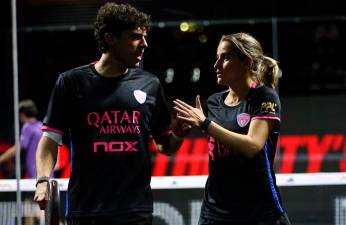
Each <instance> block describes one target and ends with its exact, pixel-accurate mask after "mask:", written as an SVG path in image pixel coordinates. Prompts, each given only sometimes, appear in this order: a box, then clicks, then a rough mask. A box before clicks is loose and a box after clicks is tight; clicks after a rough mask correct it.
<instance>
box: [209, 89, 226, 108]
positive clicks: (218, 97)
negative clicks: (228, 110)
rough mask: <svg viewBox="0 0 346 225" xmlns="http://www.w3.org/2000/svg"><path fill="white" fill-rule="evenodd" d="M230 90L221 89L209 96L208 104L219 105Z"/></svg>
mask: <svg viewBox="0 0 346 225" xmlns="http://www.w3.org/2000/svg"><path fill="white" fill-rule="evenodd" d="M227 92H228V90H224V91H220V92H217V93H214V94H212V95H210V96H209V98H208V100H207V102H208V104H216V105H219V104H220V102H221V101H223V98H224V96H225V95H226V94H227Z"/></svg>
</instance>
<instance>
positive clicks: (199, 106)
mask: <svg viewBox="0 0 346 225" xmlns="http://www.w3.org/2000/svg"><path fill="white" fill-rule="evenodd" d="M196 108H197V109H202V106H201V97H200V96H199V95H197V96H196Z"/></svg>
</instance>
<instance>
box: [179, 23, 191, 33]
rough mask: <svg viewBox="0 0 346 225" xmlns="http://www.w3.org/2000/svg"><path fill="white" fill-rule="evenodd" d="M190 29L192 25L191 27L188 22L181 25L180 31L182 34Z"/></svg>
mask: <svg viewBox="0 0 346 225" xmlns="http://www.w3.org/2000/svg"><path fill="white" fill-rule="evenodd" d="M189 28H190V25H189V23H188V22H182V23H181V24H180V30H181V31H182V32H186V31H188V30H189Z"/></svg>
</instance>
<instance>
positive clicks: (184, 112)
mask: <svg viewBox="0 0 346 225" xmlns="http://www.w3.org/2000/svg"><path fill="white" fill-rule="evenodd" d="M173 109H175V110H176V111H178V112H179V113H177V115H176V117H178V116H179V115H181V114H183V115H185V116H188V115H189V113H188V112H186V111H184V110H182V109H180V108H178V107H176V106H174V107H173Z"/></svg>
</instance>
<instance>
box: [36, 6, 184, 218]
mask: <svg viewBox="0 0 346 225" xmlns="http://www.w3.org/2000/svg"><path fill="white" fill-rule="evenodd" d="M149 23H150V21H149V16H147V15H146V14H144V13H142V12H140V11H138V10H137V9H135V8H134V7H132V6H130V5H118V4H115V3H106V4H105V5H104V6H102V7H101V8H100V10H99V12H98V15H97V18H96V22H95V32H94V33H95V39H96V41H97V42H98V47H99V50H100V51H101V53H102V55H101V58H100V60H99V61H98V62H96V63H95V64H90V65H86V66H82V67H79V68H75V69H72V70H69V71H67V72H65V73H63V74H61V75H60V76H59V78H58V80H57V82H56V85H55V87H54V90H53V92H52V96H51V99H50V103H49V107H48V112H47V117H46V119H45V121H44V126H43V131H44V133H43V137H42V139H41V141H40V143H39V146H38V150H37V156H36V163H37V189H36V193H35V197H34V199H35V201H37V202H38V204H39V205H40V207H41V209H44V208H45V201H46V196H47V181H48V177H49V174H50V172H51V170H52V168H53V166H54V164H55V161H56V155H57V145H58V143H59V142H60V141H61V136H62V135H63V134H64V133H65V134H67V135H68V136H69V141H70V146H71V155H72V167H71V176H70V181H69V187H68V198H67V199H68V200H67V205H66V208H67V214H66V215H67V224H73V225H77V224H78V225H86V224H102V225H108V224H109V225H110V224H119V225H125V224H126V225H129V224H143V225H144V224H145V225H147V224H148V225H149V224H151V222H152V210H153V202H152V194H151V188H150V177H151V160H150V150H149V141H150V139H151V138H153V139H154V140H155V141H156V143H157V144H158V145H159V146H160V148H159V149H160V151H161V152H162V153H164V154H171V153H174V152H175V151H176V150H177V149H178V148H179V147H180V145H181V142H182V138H181V136H182V135H183V133H184V131H183V130H182V129H180V128H178V127H173V128H174V132H173V131H172V128H171V125H170V124H171V115H170V113H169V111H168V106H167V104H166V101H165V97H164V94H163V90H162V87H161V85H160V82H159V80H158V78H157V77H156V76H154V75H152V74H150V73H148V72H146V71H143V70H141V69H139V68H138V66H139V63H140V61H141V60H142V57H143V53H144V50H145V49H146V48H147V46H148V44H147V41H146V39H147V32H148V29H149ZM172 124H175V123H172ZM182 127H183V126H182ZM178 136H180V137H178Z"/></svg>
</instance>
